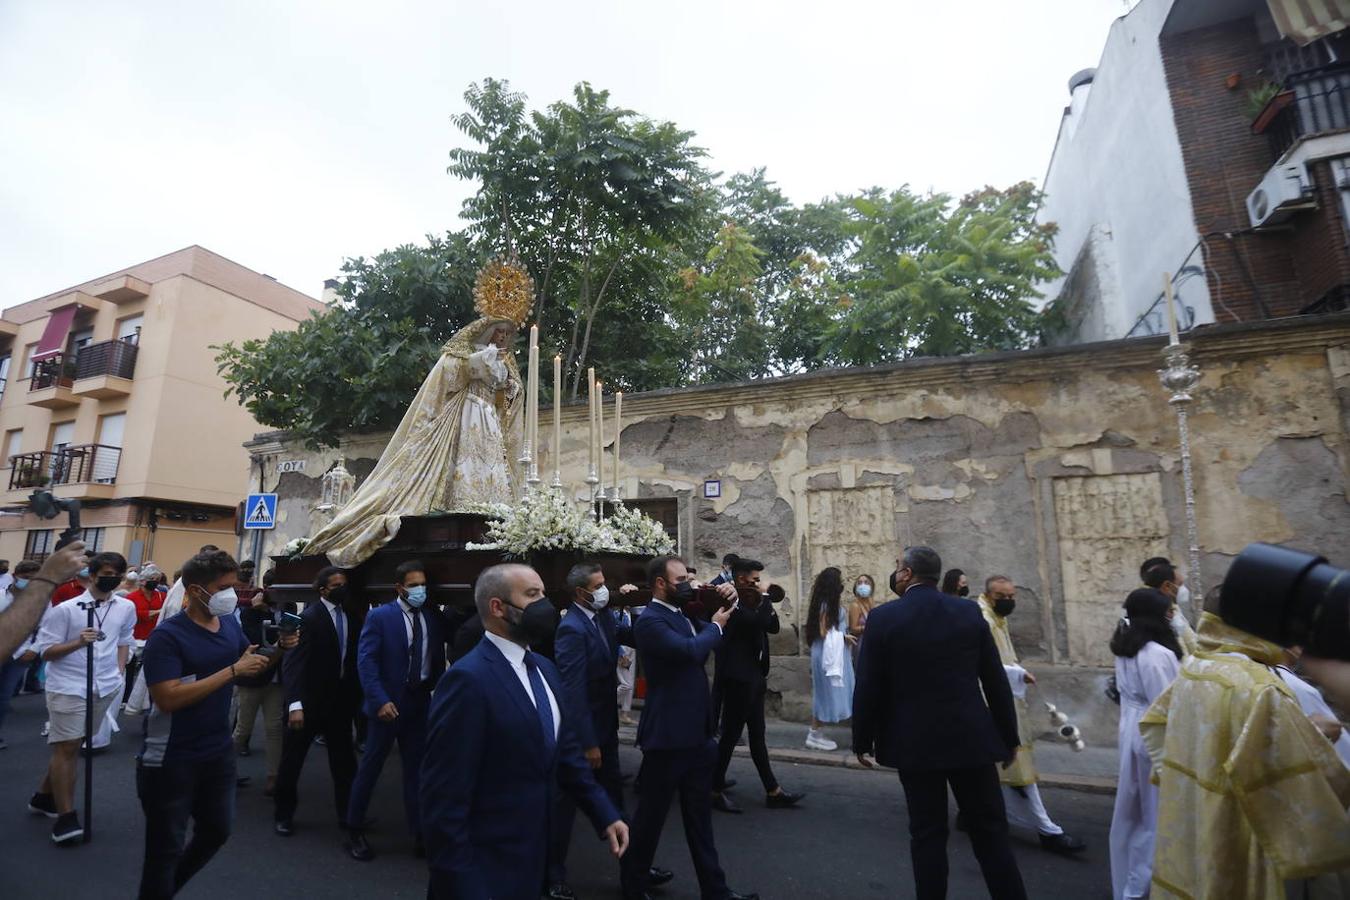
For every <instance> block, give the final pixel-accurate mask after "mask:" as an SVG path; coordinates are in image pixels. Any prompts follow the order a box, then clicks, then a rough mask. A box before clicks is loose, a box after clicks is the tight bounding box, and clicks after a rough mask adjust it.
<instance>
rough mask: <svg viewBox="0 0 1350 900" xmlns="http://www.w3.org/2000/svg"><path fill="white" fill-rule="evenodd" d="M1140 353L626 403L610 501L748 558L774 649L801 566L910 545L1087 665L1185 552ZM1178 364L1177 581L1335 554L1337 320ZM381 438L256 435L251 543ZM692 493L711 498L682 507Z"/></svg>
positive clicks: (303, 510)
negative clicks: (1266, 548)
mask: <svg viewBox="0 0 1350 900" xmlns="http://www.w3.org/2000/svg"><path fill="white" fill-rule="evenodd" d="M1160 350H1161V344H1160V342H1159V341H1158V340H1157V339H1142V340H1134V341H1118V342H1111V343H1105V344H1096V345H1088V346H1078V347H1071V348H1056V349H1051V350H1038V351H1030V352H1026V353H1012V354H992V355H985V356H976V357H967V358H961V359H949V360H916V361H911V362H908V363H903V364H900V365H896V366H889V367H881V368H875V369H861V370H859V369H851V370H839V371H831V372H819V373H812V374H809V375H802V376H793V377H789V378H783V379H776V380H772V381H764V382H758V383H750V384H739V385H725V386H713V387H707V388H695V389H685V390H672V391H660V392H654V393H648V394H636V395H631V394H630V395H628V396H625V398H624V429H623V442H622V448H623V459H622V473H621V474H622V482H621V483H622V485H623V491H624V495H625V496H626V497H675V498H678V501H679V509H680V539H681V549H682V551H683V552H684V553H686V554H687V555H689V556H690V557H691V558H693V559H695V560H696V561H697V563H698V565H699V566H700V568H701V569H703V570H704V571H708V572H711V571H713V570H715V569H716V567H717V561H718V560H719V559H720V558H721V556H722V554H723V553H726V552H729V551H731V552H737V553H740V554H742V555H747V556H754V557H756V558H759V559H761V560H763V561H764V563H765V564H766V566H767V572H766V575H767V576H768V577H769V578H770V579H771V580H773V581H776V582H779V583H782V584H784V585H785V586H786V587H787V590H788V595H789V598H790V599H789V600H788V601H787V602H786V603H785V604H784V606H783V608H782V616H783V619H784V621H785V623H786V624H787V625H788V626H789V627H786V628H784V630H783V633H782V634H780V635H779V636H778V637H777V638H776V640H775V643H774V652H775V653H778V654H792V653H797V652H800V651H801V649H802V648H801V643H800V632H799V629H798V628H797V627H796V626H797V625H798V623H799V621H800V617H801V614H802V612H803V609H804V607H805V598H806V597H807V596H808V594H809V590H810V585H811V581H812V579H813V577H814V575H815V573H816V572H817V571H819V569H820V568H822V567H823V566H825V565H837V566H840V567H841V568H842V569H843V570H844V571H845V576H846V578H849V579H851V578H852V577H853V576H855V575H856V574H859V573H862V572H867V573H869V574H872V575H873V576H875V577H876V578H877V579H878V581H879V583H880V584H881V585H882V586H883V590H882V591H881V593H883V594H884V593H886V592H885V591H884V585H885V581H886V576H887V574H888V573H889V572H890V571H891V569H892V568H893V567H894V560H895V556H896V551H897V548H899V547H902V546H904V545H906V544H911V543H925V544H929V545H932V546H933V547H935V548H937V549H938V551H939V552H940V553H941V554H942V557H943V561H944V564H945V565H947V566H949V567H951V566H956V567H960V568H962V569H965V570H966V572H967V573H968V574H969V576H970V579H971V582H972V584H973V585H977V584H979V583H982V581H983V579H984V578H985V577H986V576H988V575H990V574H994V573H999V574H1006V575H1008V576H1010V577H1011V578H1012V579H1013V580H1014V581H1015V583H1016V584H1017V587H1018V607H1017V611H1016V612H1015V613H1014V615H1013V616H1012V619H1011V620H1010V624H1011V626H1012V629H1013V634H1014V640H1015V641H1016V643H1017V646H1018V648H1019V652H1020V653H1021V654H1022V656H1023V657H1024V658H1025V659H1026V660H1028V661H1031V662H1033V663H1036V664H1050V665H1056V666H1070V667H1104V666H1107V665H1109V664H1110V654H1109V652H1108V651H1107V649H1106V643H1107V640H1108V638H1109V636H1110V632H1111V629H1112V627H1113V625H1114V623H1115V621H1116V619H1117V618H1118V616H1119V607H1120V603H1121V601H1122V599H1123V598H1124V596H1125V594H1126V593H1127V592H1128V591H1129V590H1130V589H1132V588H1133V587H1135V586H1137V579H1138V566H1139V563H1140V562H1141V561H1142V560H1143V559H1144V558H1145V557H1147V556H1151V555H1166V556H1169V557H1171V558H1172V559H1174V560H1177V561H1184V560H1185V559H1186V555H1187V554H1186V527H1185V512H1184V498H1183V490H1182V485H1181V474H1180V463H1179V451H1178V435H1177V427H1176V419H1175V416H1174V414H1173V411H1172V409H1171V408H1170V407H1169V406H1168V404H1167V398H1166V395H1165V394H1164V392H1163V389H1162V388H1161V386H1160V385H1159V383H1158V376H1157V369H1158V368H1159V367H1160V365H1161V363H1162V360H1161V355H1160ZM1194 351H1195V352H1194V362H1195V363H1196V364H1197V365H1198V366H1199V367H1200V368H1201V370H1202V372H1203V379H1202V381H1201V383H1200V385H1199V387H1198V388H1197V389H1196V391H1195V401H1194V404H1193V407H1192V409H1191V433H1192V454H1193V459H1194V471H1195V483H1196V504H1197V506H1196V509H1197V515H1198V519H1199V532H1200V543H1201V547H1202V550H1203V562H1202V568H1203V571H1202V572H1201V573H1199V577H1198V578H1197V577H1196V574H1195V573H1191V574H1190V577H1191V579H1192V580H1193V581H1198V582H1201V583H1203V584H1204V585H1206V586H1208V585H1211V584H1213V583H1215V581H1216V580H1217V579H1220V578H1221V577H1222V575H1223V572H1224V570H1225V568H1226V565H1227V562H1228V560H1230V559H1231V558H1232V556H1233V555H1234V554H1236V553H1237V552H1238V551H1240V550H1241V549H1242V547H1243V546H1245V545H1246V544H1247V543H1249V542H1250V541H1254V540H1264V541H1272V542H1276V543H1287V544H1290V545H1293V546H1298V547H1302V548H1306V549H1309V550H1317V551H1318V552H1321V553H1323V554H1324V555H1326V556H1328V557H1330V558H1331V559H1332V561H1333V562H1336V563H1338V564H1340V565H1347V564H1350V537H1347V536H1350V504H1347V500H1346V486H1347V471H1348V470H1350V468H1348V466H1347V441H1346V433H1347V428H1348V427H1350V316H1335V317H1324V318H1320V319H1297V320H1285V321H1281V322H1275V323H1261V324H1260V325H1259V326H1256V325H1239V326H1224V327H1218V328H1211V329H1208V330H1206V331H1204V332H1201V333H1199V334H1198V335H1196V336H1195V339H1194ZM609 412H610V413H612V407H611V408H610V410H609ZM544 418H545V419H547V417H546V416H545V417H544ZM609 421H610V425H611V431H610V433H609V434H607V435H606V440H605V444H606V447H607V448H608V447H611V446H612V439H613V435H612V417H610V420H609ZM563 429H564V440H563V447H562V471H563V480H564V482H565V483H567V484H569V485H574V486H576V488H577V490H576V491H575V493H576V495H577V496H578V497H581V496H582V495H583V493H582V490H581V487H582V485H581V480H582V478H583V477H584V474H585V471H586V467H587V440H586V429H587V418H586V408H585V405H584V404H582V405H577V406H572V407H568V408H566V409H565V410H564V412H563ZM545 441H546V444H547V435H545ZM381 446H382V438H380V437H372V436H363V437H360V438H357V439H355V440H353V441H351V442H349V443H346V444H344V446H343V447H342V448H340V450H333V451H331V452H326V453H318V454H315V453H311V452H308V451H305V450H303V449H302V448H300V447H298V446H296V445H293V444H292V443H289V442H287V441H286V440H285V439H284V436H281V435H262V436H259V438H258V439H257V440H255V441H254V442H253V443H252V444H251V445H250V450H251V452H253V453H254V455H255V457H259V458H261V459H262V460H263V463H264V469H265V470H268V469H269V467H270V470H274V469H275V465H276V462H277V461H279V460H282V459H301V458H303V459H305V460H306V461H307V462H306V468H305V472H304V473H303V474H289V475H285V476H282V478H281V482H280V484H279V485H278V486H277V490H278V492H279V493H280V494H281V503H280V509H279V514H278V519H279V527H278V529H277V531H276V532H275V533H274V535H273V536H272V540H273V542H274V543H273V546H279V545H280V542H282V541H284V540H287V539H289V538H291V537H295V536H299V535H302V534H308V533H310V531H311V529H312V527H313V523H312V521H311V518H312V516H311V510H312V507H313V505H314V502H315V498H317V496H318V477H319V476H321V475H322V473H323V472H324V471H325V470H326V469H327V468H329V467H331V465H332V464H333V462H334V461H335V460H336V459H337V458H338V456H339V455H341V456H343V457H344V458H345V459H346V460H347V467H348V468H349V469H350V470H351V471H353V472H354V473H357V474H358V476H360V475H364V473H366V472H368V471H369V469H370V467H371V466H372V465H373V464H374V460H375V459H376V458H377V457H378V453H379V449H380V447H381ZM550 454H551V448H548V447H547V446H546V448H545V452H544V462H543V465H541V471H544V472H548V471H551V467H552V458H551V455H550ZM256 471H257V469H256V468H255V472H256ZM608 471H609V469H608V465H606V472H608ZM271 477H272V478H273V479H275V476H271ZM546 480H547V479H546ZM706 481H719V482H720V486H721V496H720V497H716V498H710V499H705V498H704V496H703V486H704V483H705V482H706ZM269 486H270V485H269ZM1080 681H1082V683H1084V684H1093V685H1095V683H1096V682H1095V680H1093V679H1091V678H1089V679H1080ZM808 690H809V688H808ZM780 693H781V691H780ZM1097 699H1098V698H1093V702H1094V703H1095V702H1096V701H1097ZM781 702H782V708H784V709H789V708H794V709H799V708H801V703H800V698H797V699H791V698H787V697H784V698H782V701H781ZM1084 702H1086V700H1085V701H1084ZM1103 738H1104V739H1105V738H1107V736H1106V735H1103Z"/></svg>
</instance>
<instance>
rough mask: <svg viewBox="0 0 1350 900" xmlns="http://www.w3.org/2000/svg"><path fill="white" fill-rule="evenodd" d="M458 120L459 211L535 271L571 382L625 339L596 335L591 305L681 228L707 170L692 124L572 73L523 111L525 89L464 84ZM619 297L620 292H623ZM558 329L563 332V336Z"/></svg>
mask: <svg viewBox="0 0 1350 900" xmlns="http://www.w3.org/2000/svg"><path fill="white" fill-rule="evenodd" d="M464 101H465V104H466V105H467V106H468V109H467V110H466V111H465V112H463V113H460V114H459V115H457V116H455V117H454V119H453V121H454V123H455V125H456V126H457V127H458V128H459V129H460V130H461V131H462V132H463V133H464V135H465V136H466V137H468V138H469V139H470V140H471V141H472V142H473V143H474V144H476V145H477V146H476V147H475V148H458V149H455V150H452V151H451V153H450V159H451V165H450V167H449V171H450V173H451V174H453V175H456V176H458V177H460V178H465V179H470V180H475V181H477V182H478V184H479V189H478V191H477V193H476V194H475V195H474V196H473V197H471V198H470V199H469V200H468V201H467V202H466V203H465V205H464V210H463V215H464V217H465V218H466V219H468V220H469V221H470V223H471V228H472V230H473V234H474V235H475V236H476V237H477V238H479V239H480V241H481V242H482V243H484V244H487V245H489V246H499V247H506V246H511V247H513V248H514V249H515V250H516V251H517V252H518V253H519V255H520V256H521V258H522V260H523V261H524V262H525V263H526V264H527V266H528V267H529V268H530V270H531V272H532V273H534V275H535V277H536V279H537V281H536V283H537V287H538V297H537V301H536V320H537V321H539V322H540V324H541V333H542V334H544V335H545V338H544V340H545V342H546V343H552V344H553V346H555V347H556V348H557V349H558V351H559V352H561V353H562V354H563V356H564V359H565V368H566V371H567V372H568V373H569V376H570V379H571V384H570V393H571V395H572V396H573V397H575V396H577V394H578V391H579V388H580V385H581V382H582V381H583V380H584V377H583V372H584V371H585V369H586V367H587V366H588V365H590V364H591V361H592V360H594V362H595V363H596V364H597V365H598V366H599V368H601V369H602V370H603V369H605V368H606V367H607V365H608V364H609V362H610V361H611V359H613V358H616V357H619V356H623V355H626V354H628V353H630V352H631V347H628V346H597V345H596V343H595V342H594V338H595V336H596V335H595V328H596V323H597V321H598V319H599V318H600V313H601V311H602V310H605V312H606V315H608V314H609V311H610V310H611V308H613V306H614V304H615V303H616V302H620V301H616V287H617V286H618V285H619V284H620V283H624V282H628V283H632V282H633V281H635V280H641V276H642V275H643V274H644V273H651V274H654V275H655V276H656V277H655V278H654V280H650V281H649V284H648V286H650V287H654V286H656V285H658V284H659V283H660V282H661V280H662V279H661V278H660V273H659V272H655V267H656V266H658V265H659V264H661V263H665V262H668V261H669V260H670V254H669V253H668V252H666V251H667V250H668V249H669V247H670V246H671V245H674V244H677V243H678V242H680V241H681V240H682V239H686V238H688V237H689V236H690V234H691V232H692V230H693V228H694V226H695V225H696V223H697V221H698V218H699V211H700V204H701V195H702V194H703V193H704V192H706V191H707V190H708V183H709V179H708V175H707V173H706V172H705V171H704V170H703V168H702V165H701V163H700V160H701V158H702V157H703V155H704V152H703V151H702V150H701V149H699V148H697V147H695V146H693V145H692V144H691V143H690V141H691V139H692V137H693V134H692V132H688V131H682V130H680V129H679V128H677V127H675V125H673V124H672V123H670V122H655V121H652V120H650V119H646V118H643V117H641V116H639V115H637V114H636V113H635V112H633V111H632V110H629V109H624V108H622V107H617V106H614V105H612V104H611V103H610V97H609V92H608V91H597V90H595V89H594V88H592V87H591V86H590V85H589V84H586V83H584V82H583V83H581V84H578V85H577V86H576V88H575V89H574V90H573V97H572V102H570V103H569V102H561V101H560V102H557V103H554V104H552V105H550V106H549V107H548V108H547V109H546V110H543V111H536V112H533V113H529V114H527V112H526V109H525V98H524V95H522V94H519V93H516V92H512V91H511V90H510V87H509V85H508V84H507V83H506V82H504V81H498V80H494V79H487V80H485V81H484V82H482V84H481V85H474V86H472V87H470V89H469V90H468V91H466V93H465V94H464ZM623 302H626V300H625V301H623ZM562 335H567V336H568V337H567V340H566V342H565V343H564V342H563V340H562Z"/></svg>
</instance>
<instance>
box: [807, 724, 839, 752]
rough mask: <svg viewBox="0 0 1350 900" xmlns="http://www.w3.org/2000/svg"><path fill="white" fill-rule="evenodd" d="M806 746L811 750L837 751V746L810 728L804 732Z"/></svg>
mask: <svg viewBox="0 0 1350 900" xmlns="http://www.w3.org/2000/svg"><path fill="white" fill-rule="evenodd" d="M806 746H807V747H808V748H810V749H811V750H838V749H839V745H838V744H836V743H835V742H834V741H832V740H830V739H829V738H827V737H825V735H823V734H821V733H820V732H819V731H817V730H816V729H814V728H812V729H809V730H808V731H807V732H806Z"/></svg>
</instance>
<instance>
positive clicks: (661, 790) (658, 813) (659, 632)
mask: <svg viewBox="0 0 1350 900" xmlns="http://www.w3.org/2000/svg"><path fill="white" fill-rule="evenodd" d="M647 584H649V585H650V586H651V590H652V602H651V603H650V604H649V605H648V606H647V608H646V611H645V612H643V614H642V615H641V616H639V617H638V620H637V624H635V625H634V626H633V636H634V640H635V642H636V647H637V651H638V653H640V654H642V658H643V660H644V663H643V664H644V665H645V666H646V670H647V701H646V706H645V707H644V708H643V711H642V719H641V720H640V721H639V723H638V733H637V744H638V747H640V748H641V749H642V794H641V797H640V799H639V800H638V807H637V812H636V813H635V814H634V816H633V846H632V848H630V850H629V852H628V854H627V855H626V856H625V857H624V859H623V863H622V865H621V867H620V868H621V871H622V882H623V895H624V897H625V898H629V900H635V898H640V897H646V896H648V894H647V891H648V889H649V888H650V887H651V881H650V878H651V865H652V858H653V857H654V856H655V854H656V845H657V844H658V843H659V842H660V840H661V829H662V827H663V826H664V825H665V821H666V813H667V812H669V810H670V802H671V800H673V799H674V798H675V795H676V794H677V793H678V794H679V796H680V812H681V814H682V820H683V822H684V836H685V840H686V841H687V842H688V844H689V853H690V855H691V856H692V857H693V862H694V871H695V872H696V873H697V874H698V884H699V891H700V893H701V894H702V895H703V896H704V897H724V898H731V900H735V898H741V897H750V898H753V897H757V896H758V895H757V894H747V895H742V894H737V893H735V892H733V891H731V890H730V889H729V888H728V887H727V880H726V876H725V875H724V874H723V872H722V867H721V864H720V863H719V862H718V859H717V847H716V846H714V844H713V829H712V806H711V802H710V798H711V793H712V782H713V773H714V771H715V769H716V767H717V745H716V744H715V743H714V742H713V729H712V716H711V715H710V712H711V709H710V706H711V698H710V695H709V692H708V676H707V673H706V671H705V670H704V666H705V664H706V663H707V661H708V656H709V654H711V653H712V652H713V649H714V648H715V647H716V646H717V645H718V644H719V643H720V642H721V640H722V634H723V629H724V628H725V627H726V624H727V621H728V620H729V619H730V618H731V614H732V612H733V609H734V604H733V605H730V606H726V607H723V608H721V609H718V610H717V611H715V612H714V613H713V614H712V620H711V621H710V622H705V621H703V619H702V618H701V617H698V616H694V617H691V616H688V615H686V613H685V610H686V609H691V608H696V607H697V606H698V605H699V604H700V603H701V602H702V601H701V600H699V599H698V598H697V596H696V593H697V592H696V590H695V584H694V582H693V581H692V580H691V579H690V577H689V571H688V568H687V567H686V565H685V562H684V560H683V559H681V558H680V557H678V556H658V557H656V558H655V559H653V560H652V561H651V562H650V563H648V564H647ZM712 590H715V591H716V593H717V598H718V599H719V600H720V602H722V603H728V602H730V601H733V600H734V599H735V597H736V590H735V588H733V587H732V586H731V585H729V584H721V585H718V586H717V588H715V589H712Z"/></svg>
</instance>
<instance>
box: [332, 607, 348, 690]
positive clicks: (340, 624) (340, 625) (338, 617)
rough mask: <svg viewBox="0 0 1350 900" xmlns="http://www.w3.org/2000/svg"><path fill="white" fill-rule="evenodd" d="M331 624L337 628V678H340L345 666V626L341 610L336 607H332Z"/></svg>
mask: <svg viewBox="0 0 1350 900" xmlns="http://www.w3.org/2000/svg"><path fill="white" fill-rule="evenodd" d="M333 624H334V625H336V626H337V636H338V677H341V676H342V673H343V671H344V670H345V669H346V664H347V624H346V622H344V621H343V615H342V610H341V609H340V608H339V607H336V606H335V607H333Z"/></svg>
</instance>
